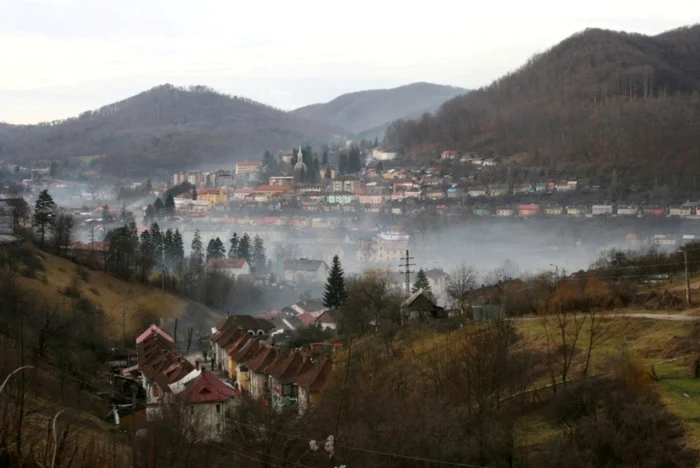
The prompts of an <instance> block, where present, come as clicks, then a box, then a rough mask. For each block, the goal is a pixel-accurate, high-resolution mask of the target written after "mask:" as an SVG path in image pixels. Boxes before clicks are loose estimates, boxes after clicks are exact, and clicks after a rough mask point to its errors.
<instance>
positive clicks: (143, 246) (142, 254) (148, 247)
mask: <svg viewBox="0 0 700 468" xmlns="http://www.w3.org/2000/svg"><path fill="white" fill-rule="evenodd" d="M154 257H155V253H154V251H153V239H152V238H151V233H150V231H149V230H148V229H146V230H145V231H143V232H142V233H141V242H140V243H139V275H140V277H141V278H140V279H141V282H142V283H145V282H146V281H147V280H148V276H149V274H150V273H151V269H152V268H153V264H154V263H153V260H154Z"/></svg>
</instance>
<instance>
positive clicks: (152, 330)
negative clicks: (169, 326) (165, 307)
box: [136, 325, 175, 345]
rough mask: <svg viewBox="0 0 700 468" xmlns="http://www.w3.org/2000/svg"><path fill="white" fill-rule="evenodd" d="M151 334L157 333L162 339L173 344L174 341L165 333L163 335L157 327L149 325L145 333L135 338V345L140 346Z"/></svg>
mask: <svg viewBox="0 0 700 468" xmlns="http://www.w3.org/2000/svg"><path fill="white" fill-rule="evenodd" d="M153 333H158V334H159V335H160V336H162V337H163V338H165V339H166V340H168V341H170V342H171V343H174V342H175V341H174V340H173V339H172V337H171V336H170V335H168V334H167V333H165V332H164V331H163V330H161V329H160V328H158V327H157V326H155V325H151V326H150V327H148V328H147V329H146V331H145V332H143V333H141V334H140V335H139V336H138V337H137V338H136V344H137V345H138V344H141V342H142V341H144V340H145V339H146V338H148V337H149V336H151V335H152V334H153Z"/></svg>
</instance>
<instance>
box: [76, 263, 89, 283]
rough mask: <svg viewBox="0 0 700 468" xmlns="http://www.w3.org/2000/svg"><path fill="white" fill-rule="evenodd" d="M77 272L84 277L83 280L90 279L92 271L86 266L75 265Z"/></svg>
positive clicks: (81, 277)
mask: <svg viewBox="0 0 700 468" xmlns="http://www.w3.org/2000/svg"><path fill="white" fill-rule="evenodd" d="M75 273H76V274H77V275H78V276H79V277H80V279H82V280H83V281H88V280H89V278H90V271H89V270H88V269H87V268H85V267H84V266H80V265H78V266H76V267H75Z"/></svg>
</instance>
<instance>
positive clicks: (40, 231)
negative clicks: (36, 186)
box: [32, 190, 56, 247]
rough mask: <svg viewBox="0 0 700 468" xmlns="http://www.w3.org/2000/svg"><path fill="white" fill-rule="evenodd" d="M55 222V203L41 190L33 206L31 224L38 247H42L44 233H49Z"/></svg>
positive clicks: (44, 237)
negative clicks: (37, 239)
mask: <svg viewBox="0 0 700 468" xmlns="http://www.w3.org/2000/svg"><path fill="white" fill-rule="evenodd" d="M55 221H56V203H54V201H53V197H52V196H51V195H50V194H49V191H48V190H42V191H41V192H40V193H39V197H38V198H37V199H36V204H35V205H34V218H33V220H32V224H33V226H34V229H36V233H37V235H38V236H39V245H40V246H41V247H44V244H45V242H46V232H47V231H50V230H51V228H52V227H53V225H54V222H55Z"/></svg>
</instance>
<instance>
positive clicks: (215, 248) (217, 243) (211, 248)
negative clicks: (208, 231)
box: [207, 237, 226, 263]
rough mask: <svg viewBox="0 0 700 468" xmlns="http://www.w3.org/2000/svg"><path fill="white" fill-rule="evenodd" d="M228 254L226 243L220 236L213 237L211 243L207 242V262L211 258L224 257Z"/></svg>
mask: <svg viewBox="0 0 700 468" xmlns="http://www.w3.org/2000/svg"><path fill="white" fill-rule="evenodd" d="M225 256H226V248H225V247H224V243H223V242H221V239H219V238H218V237H217V238H216V239H211V240H210V241H209V244H207V263H208V262H209V260H213V259H216V258H224V257H225Z"/></svg>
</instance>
